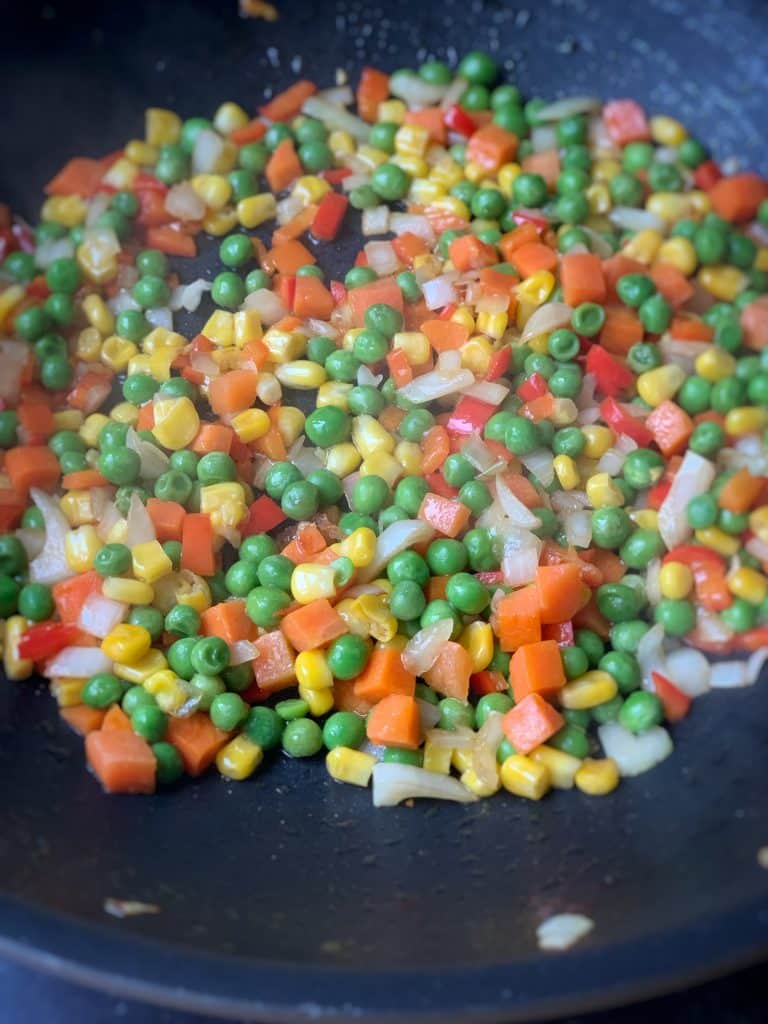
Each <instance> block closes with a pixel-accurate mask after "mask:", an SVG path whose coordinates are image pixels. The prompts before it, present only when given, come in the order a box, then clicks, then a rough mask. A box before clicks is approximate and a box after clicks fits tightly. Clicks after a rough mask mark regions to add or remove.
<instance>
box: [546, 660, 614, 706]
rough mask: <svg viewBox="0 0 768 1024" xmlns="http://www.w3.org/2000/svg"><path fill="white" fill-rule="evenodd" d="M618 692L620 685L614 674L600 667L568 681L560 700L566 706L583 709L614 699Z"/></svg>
mask: <svg viewBox="0 0 768 1024" xmlns="http://www.w3.org/2000/svg"><path fill="white" fill-rule="evenodd" d="M617 693H618V687H617V685H616V680H615V679H614V678H613V676H611V675H609V674H608V673H607V672H602V671H601V670H600V669H594V670H593V671H592V672H585V673H584V675H583V676H579V677H578V678H577V679H573V680H571V682H569V683H566V684H565V686H564V687H563V688H562V690H561V691H560V696H559V700H560V703H561V704H562V706H563V707H564V708H568V709H569V710H571V711H581V710H583V709H584V708H594V707H597V705H598V704H604V703H605V701H607V700H613V698H614V697H615V696H616V694H617Z"/></svg>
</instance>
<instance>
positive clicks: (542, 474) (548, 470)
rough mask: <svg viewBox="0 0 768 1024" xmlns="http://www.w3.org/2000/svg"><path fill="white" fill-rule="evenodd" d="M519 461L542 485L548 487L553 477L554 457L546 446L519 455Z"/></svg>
mask: <svg viewBox="0 0 768 1024" xmlns="http://www.w3.org/2000/svg"><path fill="white" fill-rule="evenodd" d="M520 461H521V462H522V464H523V465H524V466H525V468H526V469H527V470H528V472H529V473H531V474H533V476H535V477H536V479H537V480H538V481H539V483H540V484H542V485H543V486H544V487H549V485H550V484H551V483H552V481H553V480H554V479H555V470H554V461H555V457H554V455H553V454H552V452H551V451H550V450H549V449H548V448H536V449H535V450H534V451H532V452H530V453H529V454H528V455H521V456H520Z"/></svg>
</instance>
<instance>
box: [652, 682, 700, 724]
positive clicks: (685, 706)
mask: <svg viewBox="0 0 768 1024" xmlns="http://www.w3.org/2000/svg"><path fill="white" fill-rule="evenodd" d="M651 679H652V680H653V687H654V689H655V690H656V696H657V697H658V698H659V700H660V701H661V703H662V704H663V705H664V717H665V718H666V719H667V721H668V722H679V721H680V719H681V718H685V716H686V715H687V714H688V712H689V711H690V710H691V698H690V697H689V696H688V694H687V693H683V691H682V690H681V689H679V688H678V687H677V686H675V684H674V683H673V682H672V680H671V679H667V677H666V676H663V675H662V674H661V672H651Z"/></svg>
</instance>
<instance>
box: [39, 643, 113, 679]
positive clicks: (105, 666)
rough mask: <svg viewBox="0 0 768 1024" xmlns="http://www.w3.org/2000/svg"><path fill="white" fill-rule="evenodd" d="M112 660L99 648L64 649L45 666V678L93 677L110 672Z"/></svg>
mask: <svg viewBox="0 0 768 1024" xmlns="http://www.w3.org/2000/svg"><path fill="white" fill-rule="evenodd" d="M111 671H112V659H111V658H108V657H107V656H106V654H105V653H104V651H102V649H101V648H100V647H65V648H64V649H63V650H62V651H59V653H58V654H54V656H53V657H52V658H50V659H49V660H48V661H47V662H46V664H45V674H46V675H47V676H75V677H83V676H95V675H96V674H97V673H99V672H111Z"/></svg>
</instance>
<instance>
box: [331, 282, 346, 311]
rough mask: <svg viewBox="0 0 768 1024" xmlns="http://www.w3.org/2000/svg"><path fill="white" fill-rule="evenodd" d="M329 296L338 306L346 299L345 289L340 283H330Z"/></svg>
mask: <svg viewBox="0 0 768 1024" xmlns="http://www.w3.org/2000/svg"><path fill="white" fill-rule="evenodd" d="M331 295H332V296H333V301H334V302H335V303H336V305H337V306H338V304H339V303H340V302H343V301H344V299H346V297H347V289H346V288H345V287H344V285H343V284H342V282H341V281H331Z"/></svg>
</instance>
